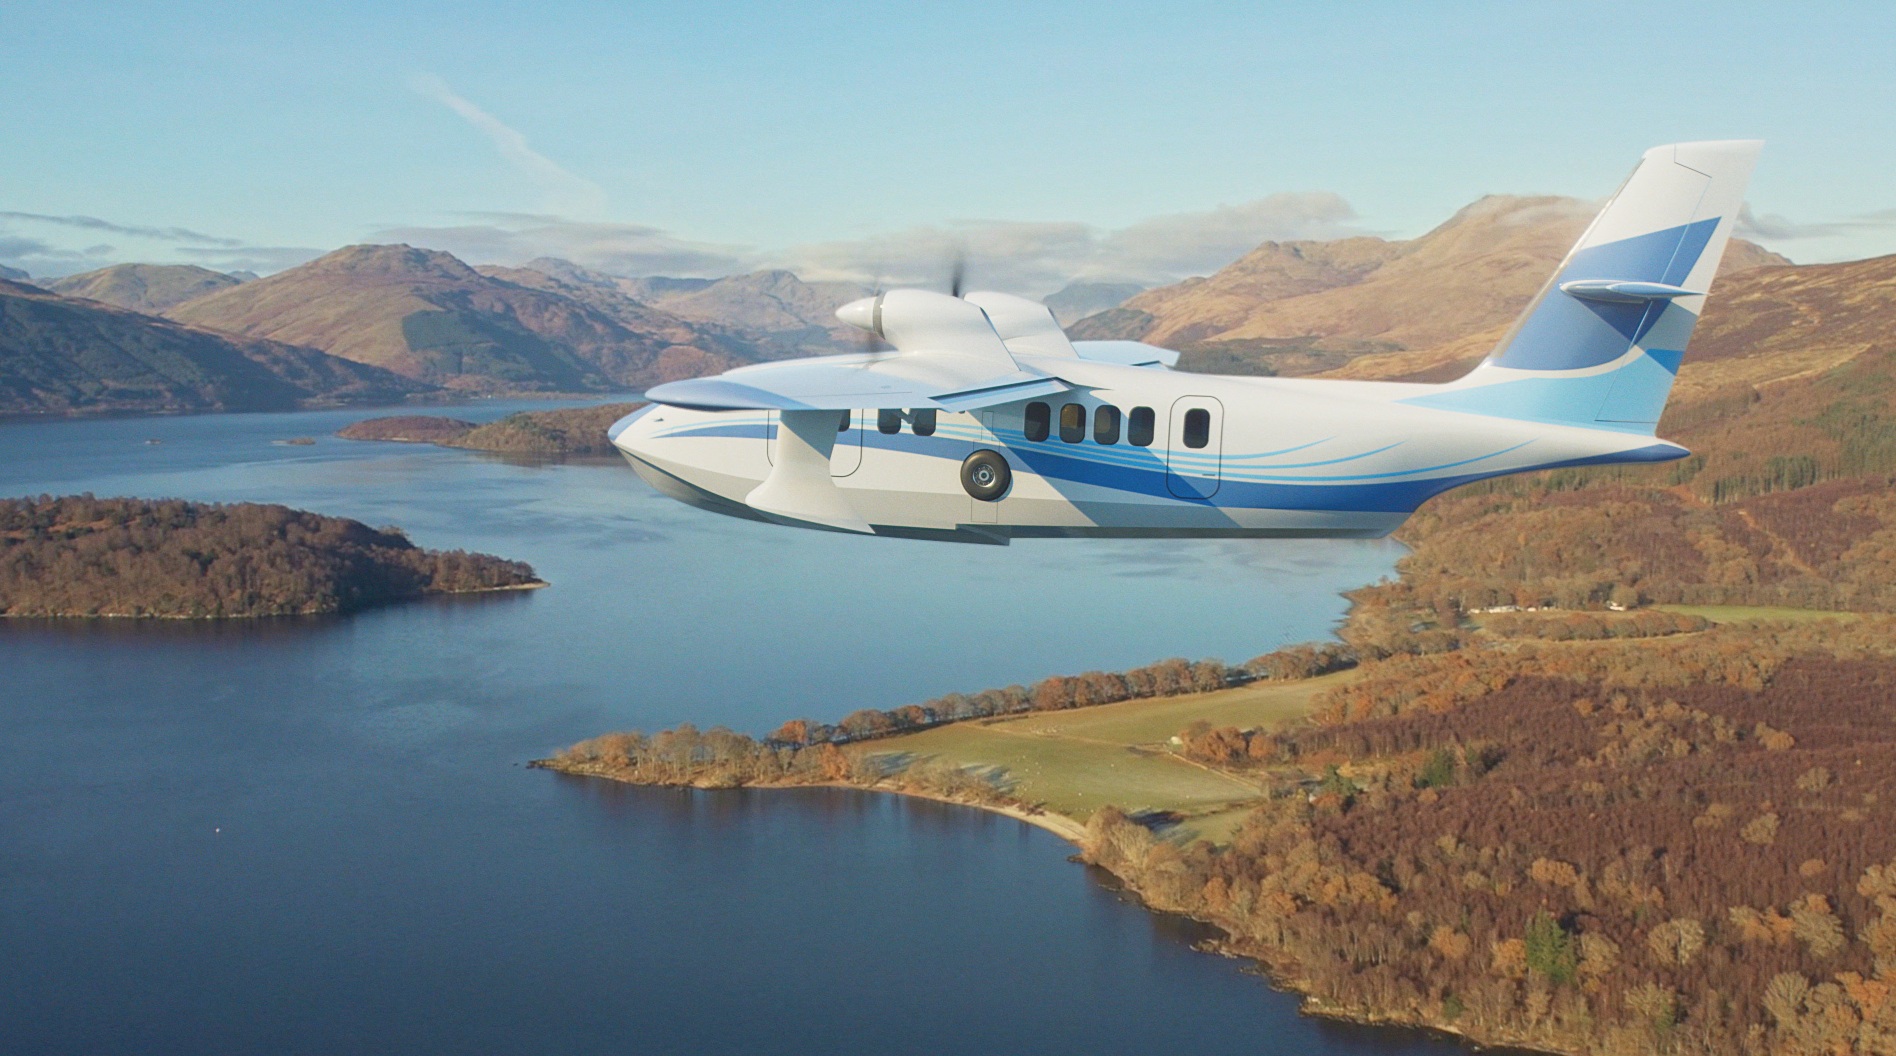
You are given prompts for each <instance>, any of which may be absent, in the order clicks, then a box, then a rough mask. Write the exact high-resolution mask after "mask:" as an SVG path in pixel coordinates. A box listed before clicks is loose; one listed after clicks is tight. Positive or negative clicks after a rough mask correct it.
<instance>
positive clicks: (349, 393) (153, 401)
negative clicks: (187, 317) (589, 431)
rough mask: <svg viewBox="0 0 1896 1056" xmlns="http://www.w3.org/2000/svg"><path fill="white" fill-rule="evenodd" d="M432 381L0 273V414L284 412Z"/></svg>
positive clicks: (388, 394)
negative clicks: (68, 293) (106, 302)
mask: <svg viewBox="0 0 1896 1056" xmlns="http://www.w3.org/2000/svg"><path fill="white" fill-rule="evenodd" d="M425 388H426V386H424V385H421V384H418V383H416V382H413V381H410V380H408V379H406V378H402V377H398V376H396V375H393V374H390V373H388V372H387V371H383V370H379V369H376V368H374V367H369V366H364V365H361V364H357V363H351V362H349V361H347V360H342V359H337V358H335V357H332V356H328V355H324V354H323V353H321V352H318V351H316V350H314V349H310V348H298V347H296V346H294V345H286V344H282V343H280V342H276V341H264V340H255V339H251V338H243V337H236V336H233V335H230V334H220V333H215V332H212V331H209V330H204V329H201V328H197V327H192V326H185V325H182V324H180V323H175V322H171V321H169V320H164V319H155V318H152V317H150V316H147V315H142V314H139V313H137V312H132V311H127V310H125V309H121V308H113V307H109V306H107V305H104V304H100V303H98V302H96V301H88V300H79V299H76V298H70V297H62V296H60V295H58V294H54V293H49V292H47V291H45V290H42V289H40V288H38V287H35V286H27V285H24V284H20V283H12V282H7V281H5V280H0V414H48V413H50V414H63V413H73V412H89V411H90V412H96V411H138V412H146V413H154V412H156V413H174V412H180V411H220V410H253V411H255V410H286V409H289V408H293V407H298V406H303V405H307V404H311V403H350V402H389V401H394V400H399V399H401V398H402V397H404V396H406V395H408V394H410V393H414V392H418V391H422V390H424V389H425Z"/></svg>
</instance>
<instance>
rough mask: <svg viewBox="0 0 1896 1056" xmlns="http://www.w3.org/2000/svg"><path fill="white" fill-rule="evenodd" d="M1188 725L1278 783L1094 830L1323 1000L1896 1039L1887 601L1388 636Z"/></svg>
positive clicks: (1881, 1042) (1502, 1023) (1732, 1035)
mask: <svg viewBox="0 0 1896 1056" xmlns="http://www.w3.org/2000/svg"><path fill="white" fill-rule="evenodd" d="M1363 673H1364V677H1362V678H1360V679H1358V680H1356V681H1355V682H1353V683H1351V684H1350V685H1348V686H1345V687H1341V688H1339V689H1336V690H1332V691H1330V692H1329V693H1328V694H1326V696H1325V698H1324V699H1322V700H1320V701H1319V703H1318V708H1317V712H1316V715H1315V716H1314V719H1313V721H1312V722H1311V723H1310V724H1308V725H1307V726H1303V727H1299V728H1294V729H1286V730H1276V731H1266V730H1237V729H1231V728H1224V729H1212V728H1209V727H1206V726H1203V725H1200V726H1197V727H1194V728H1192V729H1190V730H1187V731H1185V733H1184V734H1183V740H1184V742H1185V744H1184V748H1183V751H1184V752H1185V753H1186V754H1187V755H1188V756H1189V757H1191V758H1194V759H1196V760H1198V761H1200V762H1202V763H1204V764H1206V765H1211V766H1217V767H1222V768H1227V769H1230V770H1232V771H1234V772H1239V773H1245V774H1250V775H1253V776H1254V777H1256V778H1257V779H1259V780H1260V781H1262V782H1264V783H1265V787H1266V788H1267V789H1268V793H1269V800H1268V802H1267V803H1266V804H1265V805H1264V806H1262V807H1260V808H1259V809H1258V810H1256V811H1255V812H1254V813H1253V814H1252V815H1251V816H1250V817H1249V818H1248V819H1247V821H1246V822H1245V824H1244V826H1243V828H1242V829H1241V830H1240V831H1239V832H1238V834H1237V836H1236V837H1235V838H1234V839H1233V840H1232V841H1231V842H1230V843H1229V844H1226V845H1222V846H1217V847H1214V846H1212V845H1210V844H1207V843H1204V842H1198V843H1195V844H1192V845H1190V846H1181V845H1179V844H1178V843H1176V842H1175V841H1171V840H1168V839H1166V838H1165V837H1164V835H1163V834H1162V833H1155V832H1153V831H1152V830H1151V829H1149V828H1148V827H1146V826H1145V825H1142V824H1139V823H1136V822H1134V821H1132V820H1130V819H1128V818H1127V817H1126V816H1125V815H1124V814H1123V813H1120V812H1118V811H1102V812H1100V813H1098V814H1096V815H1095V816H1094V817H1093V818H1092V819H1091V821H1090V824H1089V840H1088V845H1087V854H1088V856H1089V858H1090V860H1092V861H1094V862H1096V863H1098V864H1101V865H1103V866H1105V867H1107V868H1109V869H1111V870H1112V871H1113V872H1114V873H1115V874H1117V875H1119V876H1120V877H1122V878H1123V879H1124V880H1126V881H1127V883H1128V884H1129V885H1130V886H1131V887H1132V888H1133V889H1135V890H1136V891H1138V892H1139V893H1140V895H1141V896H1142V897H1144V898H1145V899H1147V901H1149V902H1150V903H1151V904H1153V905H1154V906H1157V907H1161V908H1165V909H1171V910H1176V911H1179V912H1184V913H1189V914H1191V915H1193V916H1196V917H1199V918H1202V919H1204V920H1207V921H1210V922H1212V923H1215V924H1217V925H1218V926H1220V927H1221V928H1222V929H1223V930H1224V931H1225V932H1226V934H1227V935H1228V936H1229V944H1228V948H1229V949H1230V950H1231V952H1235V953H1240V954H1243V955H1247V956H1252V957H1256V958H1258V959H1259V960H1261V961H1263V962H1265V963H1266V964H1268V965H1271V966H1272V967H1273V968H1274V969H1275V971H1276V972H1277V973H1278V974H1279V975H1280V977H1282V978H1284V979H1286V980H1289V981H1291V982H1292V983H1293V984H1294V985H1295V986H1296V988H1297V989H1299V990H1301V991H1304V992H1306V993H1307V994H1309V995H1310V998H1311V1007H1312V1008H1313V1009H1315V1010H1319V1011H1328V1012H1330V1013H1333V1014H1344V1015H1350V1016H1352V1017H1355V1018H1368V1019H1378V1020H1386V1021H1394V1022H1408V1023H1421V1024H1430V1025H1435V1026H1440V1027H1443V1028H1446V1029H1454V1030H1460V1031H1464V1032H1466V1033H1468V1034H1469V1035H1471V1036H1473V1037H1475V1038H1478V1039H1479V1040H1481V1041H1483V1042H1485V1043H1490V1044H1496V1043H1512V1044H1520V1045H1528V1046H1533V1047H1537V1048H1545V1049H1550V1050H1556V1051H1562V1052H1589V1053H1646V1052H1678V1053H1758V1054H1764V1053H1786V1054H1798V1053H1812V1054H1815V1053H1851V1052H1863V1053H1888V1052H1891V1051H1896V1001H1892V1000H1891V996H1892V988H1893V987H1896V815H1892V806H1896V709H1893V708H1892V707H1891V701H1892V696H1893V694H1896V619H1891V618H1888V617H1866V618H1861V619H1849V618H1839V619H1836V620H1827V621H1820V622H1815V623H1808V624H1802V625H1798V626H1794V627H1792V626H1780V627H1776V628H1758V627H1721V628H1718V629H1715V630H1712V631H1708V632H1704V633H1699V634H1689V635H1681V636H1677V637H1668V638H1660V639H1649V640H1606V641H1597V642H1572V643H1569V642H1559V643H1554V642H1535V643H1527V642H1522V641H1518V640H1516V641H1506V642H1484V643H1483V644H1480V645H1478V646H1473V647H1468V648H1464V649H1461V650H1458V651H1454V652H1447V653H1440V654H1435V655H1429V656H1408V657H1400V658H1392V659H1385V660H1381V661H1373V662H1370V663H1367V664H1366V665H1365V666H1364V672H1363Z"/></svg>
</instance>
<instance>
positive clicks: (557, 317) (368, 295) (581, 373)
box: [166, 245, 745, 392]
mask: <svg viewBox="0 0 1896 1056" xmlns="http://www.w3.org/2000/svg"><path fill="white" fill-rule="evenodd" d="M166 314H167V316H168V317H169V318H173V319H177V320H179V321H182V322H187V323H194V324H198V325H203V326H209V327H214V328H217V329H222V330H228V331H231V332H234V333H240V334H245V335H247V336H252V337H265V338H270V339H274V340H279V341H285V342H291V343H295V344H301V345H306V346H309V347H313V348H319V349H322V350H323V351H325V352H329V353H330V354H332V355H336V356H340V357H342V358H344V359H349V360H354V361H356V362H359V363H368V364H371V365H374V366H379V367H383V368H385V369H388V370H392V371H394V372H395V373H398V374H402V375H404V376H407V377H410V378H414V379H417V380H420V381H424V382H428V383H430V384H437V385H441V386H443V387H446V388H449V389H452V390H459V391H476V392H494V391H523V390H524V391H536V390H537V391H606V390H611V389H615V388H636V387H642V386H645V385H650V384H656V383H658V382H660V381H667V380H674V379H676V378H680V377H690V376H694V375H697V374H701V373H707V372H712V371H716V370H721V369H724V368H725V367H727V366H730V365H734V364H735V363H737V362H740V361H741V360H742V359H744V358H745V355H744V350H743V349H742V348H739V347H736V346H734V345H731V344H730V343H728V342H725V341H722V340H719V339H717V338H716V337H715V336H711V335H707V334H705V333H703V332H701V331H699V330H696V329H694V328H692V327H690V326H689V325H687V324H684V323H683V322H682V321H676V322H675V323H674V322H673V321H672V320H655V321H654V323H655V325H654V326H653V327H652V328H651V329H646V330H634V329H632V328H630V327H628V326H627V325H625V323H624V322H622V321H620V319H617V318H615V317H614V316H613V315H609V314H607V313H606V312H604V311H602V310H600V309H599V308H597V307H594V306H591V305H588V304H586V303H584V302H583V301H581V300H578V299H575V298H574V297H571V296H568V295H565V294H563V293H556V292H552V291H549V290H546V289H542V288H535V287H533V286H526V285H521V284H519V283H517V282H513V281H509V280H507V279H502V278H496V277H493V276H491V275H484V274H482V273H481V272H479V271H477V270H476V269H474V268H472V267H469V266H468V265H467V264H466V263H464V262H462V261H461V260H459V259H458V258H456V257H454V256H452V255H451V254H448V253H443V252H440V251H437V250H428V249H418V248H416V247H413V246H408V245H393V246H376V245H357V246H345V247H343V248H342V249H339V250H336V251H335V252H333V253H329V254H326V255H325V256H322V257H319V258H317V259H316V260H313V261H311V262H309V263H308V264H304V265H301V266H299V267H296V268H291V269H288V270H286V271H281V272H278V273H276V274H275V275H271V276H269V277H267V278H263V279H258V280H256V281H255V282H248V283H245V284H243V285H241V286H236V287H232V288H230V289H226V290H221V291H219V292H216V293H213V294H210V295H209V296H206V297H201V298H198V299H196V300H192V301H187V302H185V303H184V304H181V305H178V306H177V307H175V308H172V309H171V310H170V311H168V312H167V313H166ZM661 322H662V323H663V324H664V325H657V324H659V323H661Z"/></svg>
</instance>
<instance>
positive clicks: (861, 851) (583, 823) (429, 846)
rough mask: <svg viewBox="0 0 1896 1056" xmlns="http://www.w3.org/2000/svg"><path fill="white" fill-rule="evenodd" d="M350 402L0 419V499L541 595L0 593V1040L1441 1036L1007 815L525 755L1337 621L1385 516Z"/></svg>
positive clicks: (1419, 1043)
mask: <svg viewBox="0 0 1896 1056" xmlns="http://www.w3.org/2000/svg"><path fill="white" fill-rule="evenodd" d="M546 406H550V404H547V403H544V402H533V403H528V404H510V403H505V402H502V401H483V402H480V403H477V404H473V405H468V406H457V407H453V408H442V409H441V413H449V414H453V415H455V416H457V417H464V418H474V419H480V420H487V419H491V418H495V417H498V416H500V415H501V414H504V413H508V412H510V411H512V410H517V409H521V408H522V407H533V408H540V407H546ZM367 416H369V412H364V411H361V410H354V411H321V412H303V413H294V414H277V415H211V416H200V417H181V418H158V419H150V418H146V419H102V420H89V421H58V422H32V423H9V424H5V425H0V495H24V494H35V493H51V494H70V493H76V492H86V491H89V492H92V493H94V494H98V495H140V496H147V497H180V498H189V499H202V500H217V501H237V500H251V501H264V502H281V503H286V504H289V505H293V506H298V507H302V508H306V509H310V510H315V511H317V512H321V513H329V514H339V515H344V516H350V517H355V518H358V519H361V520H364V521H367V522H369V523H371V524H375V525H387V524H394V525H399V526H401V527H402V528H403V529H405V530H406V531H407V532H408V534H409V536H410V537H411V538H413V539H414V540H415V541H416V542H417V543H419V544H421V545H424V546H429V547H440V548H456V547H459V548H466V549H471V550H483V551H488V552H491V553H495V554H499V555H501V556H504V557H509V558H515V559H519V560H524V561H528V562H531V563H532V564H533V566H534V567H535V569H537V570H538V571H539V572H540V574H541V575H542V576H543V577H544V578H546V579H547V580H549V581H550V582H551V583H552V586H551V587H549V588H547V589H545V590H539V591H532V592H526V593H522V594H513V595H501V596H482V597H476V598H466V599H441V600H437V601H426V602H421V603H414V604H408V605H403V606H398V607H393V608H386V609H380V610H375V611H371V612H366V613H361V614H357V615H355V616H352V617H345V618H339V619H306V620H272V621H261V622H241V621H232V622H225V623H164V624H133V623H129V622H110V621H91V622H88V621H30V622H29V621H14V622H0V730H3V731H4V736H0V976H3V977H4V979H5V980H6V982H5V985H4V987H0V1039H3V1040H0V1049H4V1050H5V1051H6V1052H8V1053H89V1054H98V1053H263V1052H269V1053H312V1054H314V1053H324V1054H328V1053H353V1052H363V1053H561V1054H570V1053H593V1052H613V1053H653V1054H668V1053H681V1054H682V1053H733V1054H736V1053H743V1054H747V1056H756V1054H770V1053H843V1054H856V1053H862V1054H868V1053H890V1052H928V1053H970V1054H972V1053H983V1054H986V1053H996V1052H1018V1053H1064V1052H1075V1053H1077V1052H1138V1053H1166V1052H1179V1053H1193V1054H1205V1053H1247V1054H1257V1053H1269V1054H1277V1053H1284V1054H1288V1053H1339V1054H1340V1053H1349V1054H1359V1053H1377V1054H1384V1056H1387V1054H1394V1053H1403V1054H1407V1053H1417V1054H1420V1053H1437V1052H1444V1053H1445V1052H1450V1051H1461V1050H1460V1049H1459V1048H1458V1047H1457V1046H1455V1045H1453V1044H1451V1043H1448V1042H1444V1041H1440V1040H1436V1039H1432V1038H1427V1037H1423V1036H1421V1035H1417V1034H1413V1033H1407V1032H1393V1031H1380V1030H1370V1029H1365V1028H1357V1027H1351V1026H1345V1025H1337V1024H1327V1023H1323V1022H1320V1021H1315V1020H1310V1019H1306V1018H1303V1017H1300V1016H1298V1015H1297V1014H1296V1004H1297V1003H1296V1000H1295V999H1294V998H1293V997H1290V996H1288V995H1283V994H1278V993H1274V992H1272V991H1271V990H1269V988H1268V987H1267V986H1266V985H1265V984H1264V982H1263V981H1262V980H1260V979H1259V978H1257V977H1256V976H1253V975H1250V974H1247V973H1246V972H1244V971H1243V970H1242V966H1241V964H1240V963H1239V962H1236V961H1231V960H1226V959H1221V958H1216V957H1211V956H1207V955H1204V954H1201V953H1197V952H1195V951H1194V950H1193V949H1192V943H1193V942H1194V941H1196V940H1197V939H1198V938H1199V937H1201V936H1199V935H1198V934H1197V933H1196V932H1195V931H1194V930H1193V929H1192V926H1191V925H1190V924H1189V923H1187V922H1182V921H1178V920H1175V919H1171V918H1165V917H1160V916H1156V915H1153V914H1150V913H1147V912H1146V911H1145V910H1143V909H1141V908H1139V907H1138V906H1137V905H1135V904H1132V903H1129V902H1127V901H1125V900H1124V899H1122V898H1121V897H1120V896H1119V895H1117V894H1116V893H1114V891H1113V890H1112V889H1111V888H1110V886H1109V885H1108V884H1106V883H1103V882H1102V878H1101V877H1098V876H1096V875H1094V874H1092V873H1091V872H1090V871H1089V870H1087V869H1085V868H1083V867H1081V866H1078V865H1075V864H1073V863H1071V862H1069V861H1068V856H1069V854H1070V853H1071V848H1070V847H1069V846H1068V845H1066V844H1064V843H1062V842H1061V841H1059V840H1058V839H1056V838H1055V837H1053V836H1052V835H1050V834H1048V833H1046V832H1043V831H1040V830H1038V829H1035V828H1032V827H1030V826H1027V825H1024V824H1021V823H1019V822H1016V821H1013V820H1011V819H1006V818H1000V817H996V816H993V815H988V814H984V813H981V812H978V811H974V810H969V809H963V808H959V807H950V806H944V805H939V804H933V803H927V802H920V801H912V800H905V799H900V798H896V797H891V796H878V795H873V794H868V793H860V792H852V791H846V790H831V789H809V790H798V791H777V792H717V793H710V792H689V791H675V790H657V789H635V788H630V787H625V786H618V785H612V784H609V783H604V782H595V781H587V780H582V779H574V778H567V777H561V776H558V775H553V774H549V773H545V772H541V771H530V770H527V769H525V768H524V766H523V764H524V763H525V762H526V761H527V760H528V759H531V758H534V757H537V756H540V755H544V754H546V753H548V752H549V751H550V750H552V749H554V748H556V747H559V746H562V745H564V744H567V743H570V742H572V741H574V740H578V739H580V738H583V737H587V736H591V735H593V734H597V733H600V732H604V731H606V730H612V729H627V728H643V729H647V730H649V729H654V728H657V727H661V726H667V725H672V724H676V723H679V722H685V721H690V722H695V723H697V724H699V725H700V726H710V725H716V724H723V725H728V726H731V727H733V728H735V729H738V730H742V731H745V732H750V733H762V732H765V731H767V730H769V729H770V728H772V727H774V726H775V725H776V724H777V723H778V722H780V721H781V720H783V719H785V718H789V717H793V716H809V717H813V718H818V719H823V720H834V719H836V718H839V717H841V716H842V715H843V714H845V713H847V712H849V711H851V710H854V709H856V708H859V707H864V706H877V707H887V706H892V705H897V704H902V703H909V702H915V701H920V700H924V699H926V698H928V697H931V696H935V695H937V694H940V693H944V692H947V691H950V690H963V691H972V690H978V689H982V688H986V687H989V686H996V685H1005V684H1007V683H1010V682H1027V681H1032V680H1034V679H1037V678H1040V677H1043V676H1045V675H1049V674H1056V673H1072V672H1078V671H1083V670H1087V669H1090V668H1105V669H1119V668H1125V667H1129V666H1133V665H1136V664H1140V663H1145V662H1148V661H1151V660H1154V659H1158V658H1161V657H1165V656H1172V655H1183V656H1188V657H1193V658H1197V657H1203V656H1219V657H1222V658H1224V659H1226V660H1230V661H1234V662H1235V661H1240V660H1243V659H1246V658H1248V657H1250V656H1252V655H1255V654H1257V653H1261V652H1265V651H1267V650H1269V649H1271V648H1274V647H1276V646H1278V645H1282V644H1285V643H1288V642H1293V641H1300V640H1305V639H1309V638H1314V637H1320V636H1322V635H1324V634H1325V633H1326V632H1327V631H1328V630H1329V629H1330V628H1331V627H1332V626H1334V624H1335V621H1336V620H1337V619H1338V618H1339V617H1340V616H1341V614H1342V612H1343V608H1344V602H1343V600H1342V599H1341V598H1340V597H1338V591H1341V590H1345V589H1348V588H1351V587H1354V586H1358V585H1361V584H1363V583H1367V582H1370V581H1372V580H1374V579H1376V578H1378V577H1380V576H1382V575H1385V574H1388V573H1389V572H1390V570H1391V566H1392V564H1393V562H1394V560H1395V558H1396V557H1397V556H1398V554H1399V552H1400V550H1399V548H1398V547H1396V546H1395V545H1394V544H1390V543H1370V542H1331V541H1307V542H1306V541H1299V542H1267V541H1245V542H1234V541H1192V542H1180V541H1159V542H1146V541H1136V542H1135V541H1098V540H1092V541H1077V540H1037V541H1025V542H1019V543H1016V544H1014V545H1013V546H1012V547H1009V548H1000V547H972V546H956V545H951V544H941V543H923V542H913V541H900V540H887V539H862V538H856V537H848V536H842V535H834V534H828V533H818V532H808V531H796V530H790V529H782V528H773V527H769V526H765V525H761V524H757V523H753V522H748V521H739V520H734V519H730V518H724V517H718V516H715V515H712V514H707V513H703V512H700V511H697V510H692V509H689V508H686V507H684V506H681V505H678V504H677V503H674V502H671V501H669V500H666V499H663V498H661V497H659V496H658V495H656V494H655V493H653V492H652V491H651V490H650V489H648V488H647V487H645V485H644V484H643V483H641V482H640V481H639V480H638V479H637V478H636V477H635V476H634V475H633V473H632V472H631V471H630V470H629V469H627V468H625V467H624V466H623V465H618V464H613V463H610V462H606V461H597V462H566V463H540V464H536V463H531V462H520V461H507V460H503V459H499V458H495V457H491V456H485V455H480V454H474V453H469V452H462V451H451V450H443V449H437V448H432V447H418V446H409V445H395V444H381V443H355V442H350V441H344V440H339V439H336V438H335V437H334V436H333V435H332V434H333V433H334V431H335V430H336V429H338V428H340V427H341V426H343V425H345V424H348V423H349V422H352V421H355V420H358V419H360V418H363V417H367ZM302 436H307V437H314V438H316V441H317V442H316V443H315V444H314V445H310V446H283V445H279V444H275V443H273V441H280V440H284V439H288V438H291V437H302ZM151 441H156V442H155V443H153V442H151Z"/></svg>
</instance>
